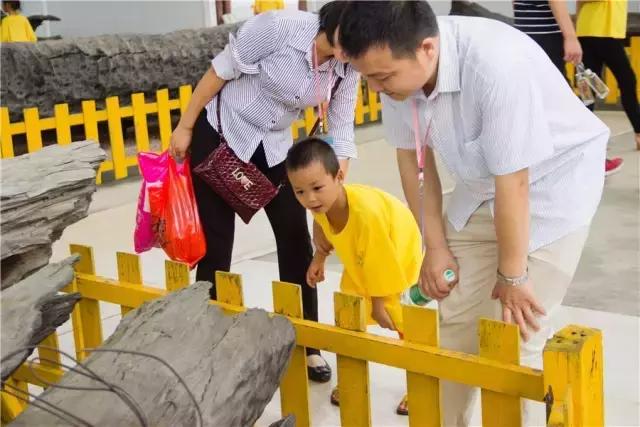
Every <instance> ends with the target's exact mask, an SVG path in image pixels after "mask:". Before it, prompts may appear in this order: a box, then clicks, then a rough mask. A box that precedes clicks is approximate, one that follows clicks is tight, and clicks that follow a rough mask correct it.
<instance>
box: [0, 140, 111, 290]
mask: <svg viewBox="0 0 640 427" xmlns="http://www.w3.org/2000/svg"><path fill="white" fill-rule="evenodd" d="M104 158H105V154H104V151H103V150H102V149H101V148H100V147H99V146H98V144H96V143H95V142H93V141H82V142H75V143H73V144H69V145H66V146H61V145H52V146H48V147H45V148H43V149H42V150H40V151H38V152H36V153H33V154H25V155H23V156H18V157H14V158H11V159H4V160H2V161H1V162H0V165H1V167H2V186H1V188H0V202H1V204H0V227H2V241H1V242H0V258H1V260H2V289H5V288H7V287H9V286H11V285H13V284H14V283H16V282H18V281H20V280H22V279H23V278H25V277H26V276H28V275H29V274H31V273H33V272H35V271H37V270H38V269H40V268H42V267H44V266H45V265H47V264H48V263H49V258H50V257H51V245H52V244H53V242H55V241H56V240H58V238H59V237H60V235H61V234H62V232H63V231H64V229H65V228H66V227H67V226H69V225H70V224H73V223H75V222H77V221H79V220H80V219H82V218H84V217H85V216H86V215H87V210H88V209H89V204H90V203H91V196H92V195H93V193H94V192H95V190H96V171H97V169H98V166H99V165H100V162H102V161H103V160H104Z"/></svg>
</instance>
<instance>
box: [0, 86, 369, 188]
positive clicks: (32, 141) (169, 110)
mask: <svg viewBox="0 0 640 427" xmlns="http://www.w3.org/2000/svg"><path fill="white" fill-rule="evenodd" d="M177 96H178V97H177V98H176V99H171V98H170V92H169V90H168V89H160V90H158V91H157V92H156V97H155V100H154V101H148V100H147V99H145V94H143V93H134V94H132V95H131V99H130V102H126V104H129V105H121V104H124V102H122V100H121V99H120V98H118V97H115V96H112V97H109V98H107V99H105V101H104V105H105V108H104V109H97V108H96V101H93V100H92V101H83V102H82V109H81V111H80V112H77V113H73V114H70V112H69V106H68V105H67V104H58V105H55V107H54V115H53V117H47V118H41V117H40V113H39V112H38V108H35V107H33V108H25V109H24V110H23V118H24V120H23V121H21V122H13V123H12V122H11V120H10V115H9V110H8V108H6V107H2V108H0V154H1V156H2V158H10V157H13V156H15V155H16V152H22V151H26V152H28V153H33V152H35V151H38V150H40V149H41V148H42V147H43V145H45V143H51V142H52V141H43V132H46V131H54V133H55V138H54V142H55V143H57V144H61V145H64V144H69V143H71V141H72V139H73V138H72V128H73V127H80V126H82V128H83V129H82V133H81V134H82V135H83V137H84V139H91V140H94V141H97V142H100V143H102V145H103V146H104V147H106V148H107V149H108V151H109V155H108V159H107V160H106V161H105V162H103V163H102V164H101V165H100V169H99V171H98V183H101V182H102V180H103V174H104V173H105V172H112V173H113V178H114V179H116V180H117V179H123V178H126V177H128V176H129V173H130V170H129V168H132V167H135V166H136V165H137V157H136V156H137V153H139V152H143V151H150V150H152V149H153V148H155V149H156V151H158V150H165V149H167V148H168V147H169V142H170V139H171V131H172V115H173V116H175V117H177V116H178V115H179V114H180V113H182V112H183V111H184V110H185V109H186V107H187V104H188V102H189V99H190V98H191V86H182V87H180V88H179V89H178V95H177ZM380 109H381V105H380V101H379V98H378V94H377V93H375V92H371V91H369V90H368V88H367V86H366V84H364V83H363V84H361V85H360V86H359V87H358V98H357V104H356V111H355V124H356V125H361V124H364V123H367V122H374V121H378V120H380V114H379V113H380ZM150 116H155V119H156V120H157V129H158V130H157V133H158V135H157V137H158V138H156V139H159V145H155V146H152V144H151V141H152V139H151V137H150V134H149V127H150V126H149V119H150ZM123 119H132V121H133V128H134V137H135V147H134V148H135V149H133V150H132V149H131V147H128V146H127V144H125V140H126V138H125V134H124V130H125V129H123ZM315 120H316V115H315V112H314V109H312V108H308V109H306V110H305V111H304V113H303V117H302V118H301V119H298V120H296V121H295V122H294V123H293V125H292V126H291V132H292V136H293V139H294V140H297V139H299V138H301V137H302V136H305V135H307V134H308V133H309V131H310V130H311V127H312V126H313V124H314V122H315ZM102 123H106V129H107V132H108V141H104V140H101V139H100V133H99V125H100V124H102ZM18 136H19V137H21V138H22V139H26V150H25V149H24V148H22V150H17V149H16V146H15V144H16V137H18ZM107 143H108V144H107Z"/></svg>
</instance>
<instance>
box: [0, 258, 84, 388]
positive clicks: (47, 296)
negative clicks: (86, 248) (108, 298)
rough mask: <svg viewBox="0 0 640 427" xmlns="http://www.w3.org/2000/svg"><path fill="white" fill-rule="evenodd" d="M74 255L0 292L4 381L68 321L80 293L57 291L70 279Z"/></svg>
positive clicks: (0, 369)
mask: <svg viewBox="0 0 640 427" xmlns="http://www.w3.org/2000/svg"><path fill="white" fill-rule="evenodd" d="M77 261H78V257H77V256H73V257H69V258H67V259H66V260H64V261H62V262H59V263H55V264H49V265H48V266H46V267H44V268H43V269H41V270H40V271H38V272H37V273H35V274H33V275H31V276H29V278H27V279H25V280H23V281H21V282H19V283H17V284H16V285H15V286H12V287H10V288H9V289H5V290H3V291H2V292H0V304H1V305H2V310H1V313H0V318H1V320H2V323H1V324H0V330H1V333H0V337H1V338H0V343H1V344H2V345H1V346H0V354H1V357H2V363H1V364H0V366H1V368H0V371H1V377H2V380H3V381H4V380H5V379H6V378H7V377H9V375H11V373H12V372H13V371H15V370H16V369H17V368H18V367H19V366H20V364H22V362H24V360H25V359H26V358H27V357H28V356H29V354H31V352H32V350H31V349H27V348H25V347H30V346H34V345H37V344H39V343H40V342H41V341H42V340H43V339H45V338H46V337H48V336H49V335H50V334H52V333H53V331H55V330H56V328H57V327H58V326H60V325H62V324H63V323H64V322H66V321H67V320H68V319H69V314H70V313H71V311H72V310H73V307H74V305H75V303H76V302H77V301H78V300H79V299H80V295H79V294H61V295H58V291H59V290H60V289H62V288H64V287H65V286H67V285H68V284H69V283H71V281H72V280H73V274H74V273H73V264H74V263H76V262H77Z"/></svg>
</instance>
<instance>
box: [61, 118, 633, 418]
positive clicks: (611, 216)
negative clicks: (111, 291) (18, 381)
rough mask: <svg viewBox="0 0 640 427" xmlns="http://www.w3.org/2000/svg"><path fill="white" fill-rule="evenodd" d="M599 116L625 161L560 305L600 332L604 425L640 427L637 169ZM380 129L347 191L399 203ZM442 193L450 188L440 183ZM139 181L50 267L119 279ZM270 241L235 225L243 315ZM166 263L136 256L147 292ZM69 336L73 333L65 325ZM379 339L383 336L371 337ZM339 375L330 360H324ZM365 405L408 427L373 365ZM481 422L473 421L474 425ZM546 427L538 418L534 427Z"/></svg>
mask: <svg viewBox="0 0 640 427" xmlns="http://www.w3.org/2000/svg"><path fill="white" fill-rule="evenodd" d="M601 116H602V117H603V118H604V120H605V121H606V122H607V123H608V124H609V126H610V127H611V128H612V134H613V135H614V137H613V138H612V141H611V144H610V154H611V155H617V156H622V157H623V158H624V159H625V167H624V169H623V170H622V171H621V172H620V173H619V174H618V175H615V176H612V177H609V178H608V179H607V183H606V189H605V195H604V197H603V200H602V204H601V206H600V209H599V211H598V214H597V216H596V218H595V220H594V224H593V227H592V231H591V235H590V237H589V240H588V242H587V246H586V248H585V251H584V255H583V257H582V261H581V263H580V266H579V268H578V273H577V275H576V278H575V281H574V283H573V285H572V287H571V288H570V290H569V294H568V295H567V298H566V299H565V301H564V307H563V310H562V313H561V317H562V319H561V322H559V324H561V325H566V324H568V323H579V324H584V325H588V326H592V327H596V328H600V329H602V330H603V332H604V340H605V393H606V417H607V425H612V426H615V425H627V426H638V425H640V397H639V395H640V393H639V391H638V382H639V378H640V373H639V367H638V365H639V363H640V362H639V361H640V353H639V336H640V325H639V317H638V316H639V315H640V289H639V280H638V278H639V272H640V268H639V265H640V262H639V258H638V257H639V253H640V252H639V249H640V248H639V237H640V236H639V232H640V228H639V218H638V213H639V210H638V208H639V202H640V198H639V188H640V187H639V173H638V172H639V163H638V156H639V155H640V154H639V153H637V152H636V151H635V150H634V144H633V138H632V134H631V133H630V128H629V125H628V123H627V121H626V119H625V118H624V116H623V115H622V114H621V113H618V112H606V113H602V114H601ZM382 138H383V136H382V132H381V129H380V127H379V126H370V127H367V128H363V129H360V130H359V131H358V135H357V139H358V141H359V146H360V159H359V160H358V161H357V162H355V164H354V165H353V167H352V170H351V172H350V176H349V180H350V181H351V182H362V183H367V184H371V185H376V186H378V187H381V188H383V189H385V190H387V191H389V192H391V193H393V194H395V195H398V196H400V197H401V196H402V190H401V188H400V182H399V177H398V174H397V168H396V165H395V160H394V152H393V149H391V148H390V147H389V146H388V145H387V144H386V143H385V142H384V141H383V140H382ZM443 179H444V188H445V189H446V190H450V189H451V188H452V186H453V183H452V181H451V179H450V178H449V177H447V176H444V178H443ZM138 190H139V182H138V181H137V180H135V179H134V180H130V181H125V182H119V183H116V184H110V185H105V186H102V187H101V188H100V189H99V191H98V192H97V193H96V195H95V197H94V202H93V204H92V207H91V215H90V216H89V217H88V218H86V219H85V220H83V221H81V222H79V223H77V224H75V225H73V226H72V227H69V229H67V231H66V232H65V234H64V235H63V237H62V238H61V240H60V241H59V242H58V243H57V244H56V246H55V248H54V259H60V258H62V257H64V256H66V255H67V254H68V249H67V248H68V244H69V243H80V244H87V245H91V246H93V247H94V250H95V255H96V269H97V272H98V274H101V275H104V276H107V277H111V278H113V277H116V271H115V252H116V251H129V252H131V251H132V245H133V244H132V230H133V226H134V217H135V205H136V198H137V193H138ZM274 249H275V242H274V241H273V237H272V235H271V229H270V227H269V225H268V221H267V220H266V217H265V216H264V215H258V216H256V218H255V219H254V221H252V223H251V224H250V225H249V226H245V225H244V224H242V223H238V226H237V235H236V247H235V249H234V265H233V270H234V271H235V272H237V273H241V274H243V277H244V284H245V300H246V303H247V305H249V306H259V307H264V308H265V309H270V308H272V303H271V289H270V286H269V284H270V283H271V280H273V279H277V263H276V261H277V260H276V257H275V254H274V253H273V252H274ZM163 262H164V254H163V253H162V252H160V251H153V252H149V253H146V254H143V256H142V263H143V277H144V279H145V283H148V284H150V285H157V286H161V285H162V281H163V280H164V279H163V277H164V272H163ZM329 270H330V271H329V273H328V275H327V276H328V277H327V281H326V283H325V284H324V285H323V286H322V287H321V288H320V321H321V322H326V323H333V310H332V292H333V291H335V290H337V287H338V282H339V276H340V271H341V266H340V264H339V263H338V262H337V260H335V259H334V260H332V262H331V267H330V269H329ZM102 315H103V318H104V319H105V320H104V331H105V334H108V333H110V332H111V331H113V329H114V328H115V327H116V325H117V323H118V321H119V318H120V315H119V308H118V307H115V306H112V305H109V304H103V306H102ZM65 328H66V329H64V330H66V331H69V330H70V327H69V326H68V325H67V326H66V327H65ZM371 330H372V331H373V332H375V333H384V332H383V331H382V330H380V329H377V328H372V329H371ZM61 343H62V345H63V347H65V348H67V349H72V346H73V344H72V334H71V333H66V334H64V335H63V336H62V337H61ZM327 357H328V359H329V360H330V363H331V364H333V365H334V367H335V358H334V357H333V356H332V355H328V356H327ZM370 377H371V396H372V408H373V421H374V425H380V426H396V425H407V419H406V418H402V417H398V416H396V415H395V414H394V413H393V410H394V407H395V404H396V403H397V400H398V399H399V398H400V397H401V396H402V393H403V391H404V387H405V385H404V374H403V372H401V371H397V370H394V369H390V368H386V367H383V366H378V365H372V366H371V375H370ZM330 388H331V385H329V384H325V385H316V384H314V385H312V387H311V396H312V408H313V421H314V425H317V426H334V425H338V424H339V413H338V411H337V409H335V408H333V407H332V406H331V405H329V404H328V395H329V391H330ZM278 416H279V402H278V398H277V397H276V398H275V399H274V401H273V402H272V403H271V404H270V405H269V406H268V408H267V410H266V411H265V414H264V416H263V418H262V419H261V420H260V422H259V423H258V425H259V426H262V425H268V424H269V422H271V421H273V420H275V419H277V418H278ZM479 420H480V418H479V414H476V418H475V421H476V422H477V423H478V424H479ZM538 421H539V423H540V424H541V425H542V424H543V423H544V421H543V418H539V419H538Z"/></svg>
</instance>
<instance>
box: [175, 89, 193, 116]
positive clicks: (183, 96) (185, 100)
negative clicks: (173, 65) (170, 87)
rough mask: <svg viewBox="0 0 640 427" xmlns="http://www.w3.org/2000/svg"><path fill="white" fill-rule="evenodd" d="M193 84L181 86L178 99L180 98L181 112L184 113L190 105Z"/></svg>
mask: <svg viewBox="0 0 640 427" xmlns="http://www.w3.org/2000/svg"><path fill="white" fill-rule="evenodd" d="M191 91H192V89H191V85H184V86H180V89H179V90H178V99H179V100H180V113H181V114H182V113H184V110H186V109H187V105H189V100H190V99H191Z"/></svg>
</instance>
